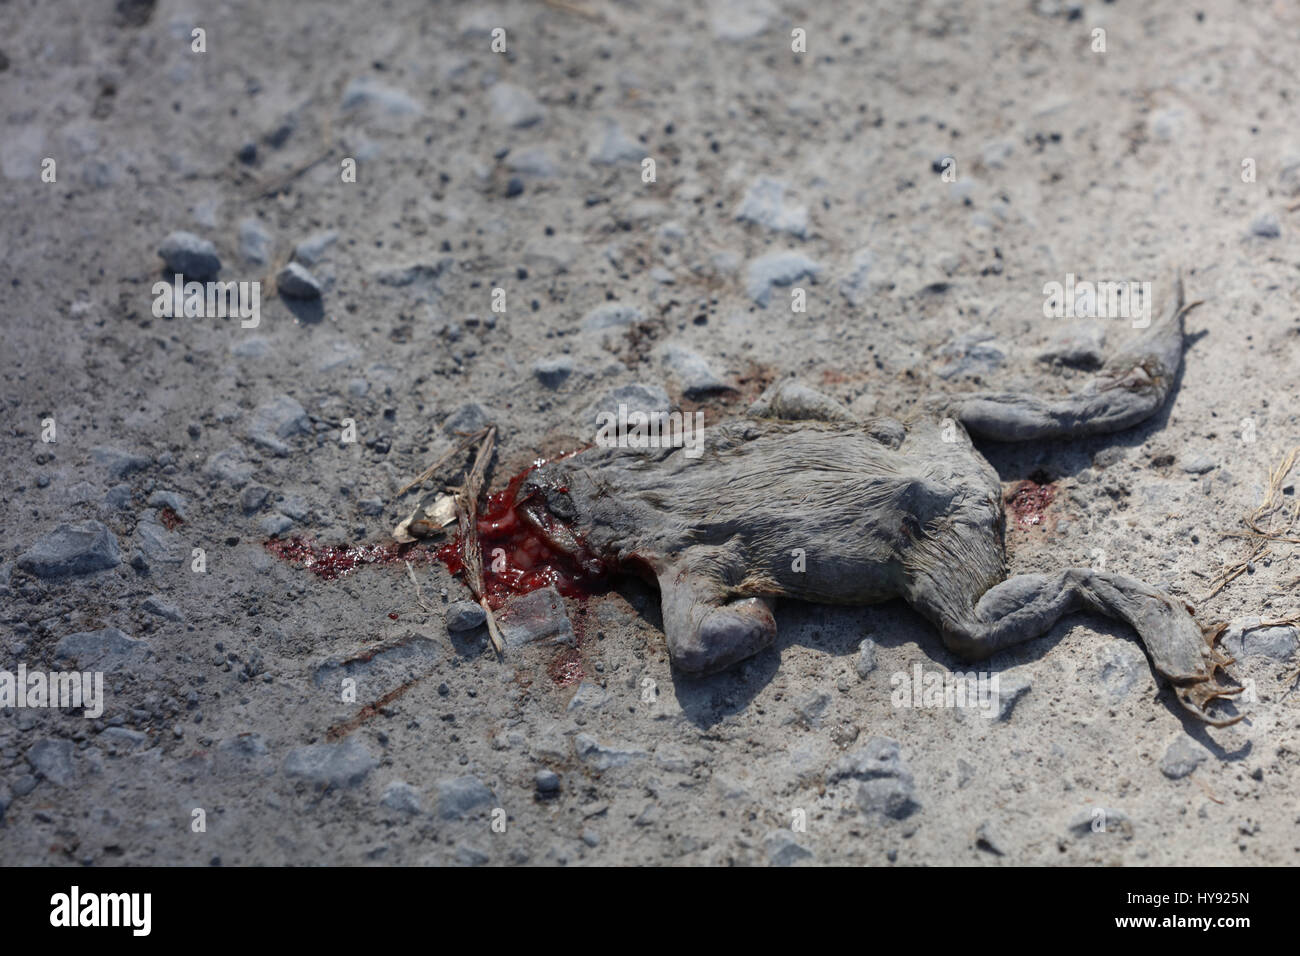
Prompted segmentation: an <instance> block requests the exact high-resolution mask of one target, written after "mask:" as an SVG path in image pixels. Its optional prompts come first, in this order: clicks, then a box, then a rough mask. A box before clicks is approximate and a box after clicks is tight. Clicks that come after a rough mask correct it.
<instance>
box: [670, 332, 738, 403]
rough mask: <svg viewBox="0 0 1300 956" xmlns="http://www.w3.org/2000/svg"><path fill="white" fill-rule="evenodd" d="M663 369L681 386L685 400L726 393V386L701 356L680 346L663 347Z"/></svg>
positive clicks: (727, 388)
mask: <svg viewBox="0 0 1300 956" xmlns="http://www.w3.org/2000/svg"><path fill="white" fill-rule="evenodd" d="M660 358H661V360H662V361H663V364H664V368H665V369H666V370H667V371H668V372H669V373H670V374H672V375H674V376H676V378H677V380H678V381H679V382H681V384H682V394H684V395H685V396H686V397H687V398H699V397H700V396H703V395H708V394H711V393H713V392H721V391H727V390H729V389H730V387H731V386H729V385H727V384H726V383H725V382H723V381H722V380H721V379H719V378H718V377H717V376H716V375H714V374H713V370H712V369H711V368H709V363H708V362H707V361H706V360H705V359H704V357H703V356H701V355H698V354H696V353H695V352H692V351H691V350H690V349H684V348H682V347H681V346H680V345H668V346H665V347H664V349H663V351H662V352H661V354H660Z"/></svg>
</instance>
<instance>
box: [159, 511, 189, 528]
mask: <svg viewBox="0 0 1300 956" xmlns="http://www.w3.org/2000/svg"><path fill="white" fill-rule="evenodd" d="M158 520H159V521H161V522H162V523H163V527H164V528H166V529H167V530H168V531H175V530H176V526H177V525H178V524H184V523H185V519H184V518H182V517H181V516H180V515H178V514H177V513H176V512H175V511H173V510H172V509H171V508H168V507H166V506H164V507H163V508H162V509H160V510H159V512H158Z"/></svg>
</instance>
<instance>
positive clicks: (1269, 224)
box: [1250, 212, 1282, 239]
mask: <svg viewBox="0 0 1300 956" xmlns="http://www.w3.org/2000/svg"><path fill="white" fill-rule="evenodd" d="M1250 234H1251V235H1252V236H1258V237H1259V238H1261V239H1277V238H1278V237H1280V236H1281V235H1282V224H1281V223H1280V222H1278V218H1277V216H1276V214H1274V213H1271V212H1266V213H1263V214H1262V215H1259V216H1256V217H1255V219H1253V220H1252V221H1251V223H1250Z"/></svg>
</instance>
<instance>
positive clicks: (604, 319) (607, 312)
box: [582, 302, 645, 332]
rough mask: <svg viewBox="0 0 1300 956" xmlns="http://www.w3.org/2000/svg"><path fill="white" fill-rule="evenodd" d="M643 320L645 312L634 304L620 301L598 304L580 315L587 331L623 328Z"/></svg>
mask: <svg viewBox="0 0 1300 956" xmlns="http://www.w3.org/2000/svg"><path fill="white" fill-rule="evenodd" d="M644 320H645V313H643V312H642V311H641V310H640V309H638V308H636V306H632V305H624V304H623V303H621V302H606V303H605V304H604V305H598V306H596V307H595V308H594V309H592V310H591V311H590V312H588V313H587V314H586V315H584V316H583V317H582V327H583V328H584V329H585V330H586V331H588V332H595V331H599V330H601V329H612V328H623V327H626V326H629V325H635V324H636V323H638V322H643V321H644Z"/></svg>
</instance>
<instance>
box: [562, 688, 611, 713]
mask: <svg viewBox="0 0 1300 956" xmlns="http://www.w3.org/2000/svg"><path fill="white" fill-rule="evenodd" d="M608 703H609V693H608V692H607V691H606V690H605V689H604V688H603V687H601V686H600V685H599V684H593V683H592V682H591V681H582V683H580V684H579V685H578V689H577V690H576V691H574V694H573V696H572V697H571V698H569V705H568V706H567V707H565V708H564V709H565V710H566V711H568V712H570V713H572V712H573V711H575V710H587V711H591V710H600V709H601V708H602V707H604V706H605V705H606V704H608Z"/></svg>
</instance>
